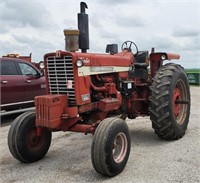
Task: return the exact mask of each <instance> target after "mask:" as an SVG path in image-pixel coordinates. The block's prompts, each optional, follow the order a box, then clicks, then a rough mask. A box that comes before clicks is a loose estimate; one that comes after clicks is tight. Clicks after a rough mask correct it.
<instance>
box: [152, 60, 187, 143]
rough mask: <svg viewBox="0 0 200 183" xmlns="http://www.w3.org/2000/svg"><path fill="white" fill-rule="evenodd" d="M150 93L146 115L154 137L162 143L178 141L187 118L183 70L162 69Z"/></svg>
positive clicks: (167, 65) (175, 65)
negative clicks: (148, 113)
mask: <svg viewBox="0 0 200 183" xmlns="http://www.w3.org/2000/svg"><path fill="white" fill-rule="evenodd" d="M150 90H151V95H150V98H149V100H150V105H149V111H150V119H151V121H152V127H153V128H154V129H155V133H156V134H157V135H158V136H159V137H160V138H162V139H165V140H177V139H179V138H181V137H182V136H183V135H184V134H185V131H186V129H187V125H188V122H189V116H190V89H189V84H188V80H187V76H186V74H185V72H184V69H183V68H182V67H181V66H180V65H177V64H172V63H170V64H166V65H164V66H162V67H161V68H160V69H159V70H158V72H157V74H156V75H155V77H154V78H153V83H152V86H151V87H150Z"/></svg>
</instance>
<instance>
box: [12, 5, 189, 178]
mask: <svg viewBox="0 0 200 183" xmlns="http://www.w3.org/2000/svg"><path fill="white" fill-rule="evenodd" d="M86 8H87V4H86V3H84V2H81V3H80V13H78V29H65V30H64V35H65V50H64V51H62V50H58V51H56V52H52V53H48V54H45V56H44V64H45V76H46V82H47V95H44V96H37V97H35V108H36V110H35V112H26V113H24V114H22V115H20V116H19V117H17V118H16V119H15V120H14V122H13V123H12V125H11V127H10V130H9V134H8V146H9V149H10V152H11V154H12V155H13V156H14V157H15V158H16V159H17V160H19V161H21V162H25V163H31V162H35V161H38V160H40V159H42V158H43V157H44V156H45V155H46V153H47V151H48V149H49V147H50V144H51V139H52V132H55V131H64V132H66V131H71V132H82V133H85V134H88V133H91V134H93V141H92V145H91V161H92V165H93V167H94V169H95V170H96V171H97V172H98V173H100V174H102V175H104V176H109V177H113V176H116V175H118V174H119V173H121V172H122V171H123V169H124V167H125V165H126V163H127V161H128V158H129V153H130V149H131V137H130V133H129V128H128V125H127V123H126V122H125V120H126V119H127V118H129V119H135V118H137V117H143V116H150V120H151V122H152V127H153V129H154V130H155V133H156V134H157V135H158V136H159V137H160V138H162V139H165V140H177V139H179V138H181V137H182V136H183V135H184V134H185V131H186V129H187V125H188V122H189V115H190V89H189V84H188V80H187V76H186V74H185V72H184V69H183V67H181V66H180V65H177V64H174V63H167V64H165V65H164V64H163V62H164V61H165V60H172V59H179V58H180V56H179V55H178V54H170V53H165V52H155V49H154V48H152V50H151V53H149V52H148V51H138V47H137V45H136V44H135V43H134V42H132V41H125V42H124V43H123V44H122V46H121V51H119V52H118V45H117V44H108V45H107V47H106V53H102V54H97V53H88V52H87V50H88V49H89V25H88V24H89V23H88V14H86V12H85V10H86ZM79 50H80V51H79Z"/></svg>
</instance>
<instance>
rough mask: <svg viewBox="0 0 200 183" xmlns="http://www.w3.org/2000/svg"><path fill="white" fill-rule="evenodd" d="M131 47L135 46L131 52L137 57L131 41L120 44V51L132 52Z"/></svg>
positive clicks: (136, 48)
mask: <svg viewBox="0 0 200 183" xmlns="http://www.w3.org/2000/svg"><path fill="white" fill-rule="evenodd" d="M132 45H134V46H135V50H136V51H135V52H133V54H134V55H137V54H138V47H137V45H136V44H135V43H134V42H133V41H125V42H124V43H123V44H122V47H121V49H122V50H128V51H131V52H132Z"/></svg>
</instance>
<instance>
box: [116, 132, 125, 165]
mask: <svg viewBox="0 0 200 183" xmlns="http://www.w3.org/2000/svg"><path fill="white" fill-rule="evenodd" d="M127 148H128V142H127V138H126V135H125V134H124V133H119V134H117V136H116V137H115V139H114V143H113V150H112V152H113V159H114V161H115V162H116V163H121V162H122V161H123V160H124V158H125V157H126V153H127Z"/></svg>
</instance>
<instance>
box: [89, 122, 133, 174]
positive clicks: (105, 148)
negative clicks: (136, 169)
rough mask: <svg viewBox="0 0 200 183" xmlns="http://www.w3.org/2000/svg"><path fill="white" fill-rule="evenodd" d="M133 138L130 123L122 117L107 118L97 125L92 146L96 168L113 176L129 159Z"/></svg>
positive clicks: (121, 169) (93, 162)
mask: <svg viewBox="0 0 200 183" xmlns="http://www.w3.org/2000/svg"><path fill="white" fill-rule="evenodd" d="M130 148H131V140H130V134H129V129H128V125H127V124H126V123H125V122H124V120H122V119H120V118H106V119H104V120H103V121H102V122H101V123H100V124H99V126H98V127H97V129H96V131H95V134H94V138H93V142H92V148H91V158H92V164H93V167H94V169H95V170H96V171H97V172H98V173H100V174H102V175H104V176H110V177H113V176H115V175H117V174H119V173H121V172H122V171H123V169H124V167H125V165H126V163H127V161H128V157H129V153H130Z"/></svg>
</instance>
